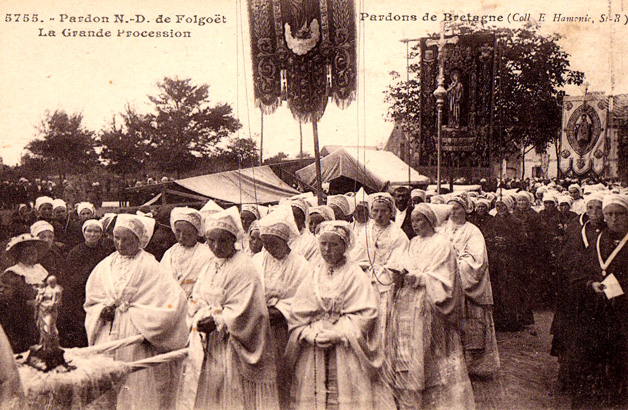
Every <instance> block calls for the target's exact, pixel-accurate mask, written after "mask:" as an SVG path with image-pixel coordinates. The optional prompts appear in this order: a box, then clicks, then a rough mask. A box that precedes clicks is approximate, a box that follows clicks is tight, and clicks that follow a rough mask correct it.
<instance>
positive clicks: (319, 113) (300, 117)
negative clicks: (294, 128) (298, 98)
mask: <svg viewBox="0 0 628 410" xmlns="http://www.w3.org/2000/svg"><path fill="white" fill-rule="evenodd" d="M326 107H327V104H324V105H323V106H322V107H320V108H319V109H317V110H315V111H312V112H307V113H302V112H298V111H296V110H295V109H294V107H293V105H292V104H290V101H289V100H288V108H289V109H290V112H291V113H292V117H293V118H294V119H295V120H297V121H299V122H300V123H301V124H307V123H308V122H314V121H318V120H320V119H321V118H323V114H325V108H326Z"/></svg>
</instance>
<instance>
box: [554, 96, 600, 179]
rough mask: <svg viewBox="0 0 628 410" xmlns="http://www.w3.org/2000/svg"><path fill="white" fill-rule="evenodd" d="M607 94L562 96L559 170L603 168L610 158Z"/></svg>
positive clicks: (582, 171)
mask: <svg viewBox="0 0 628 410" xmlns="http://www.w3.org/2000/svg"><path fill="white" fill-rule="evenodd" d="M608 108H609V107H608V98H607V97H605V96H601V95H596V94H594V95H588V96H587V98H586V99H585V97H584V96H566V97H565V98H564V100H563V130H562V136H561V139H562V140H561V152H560V155H561V157H562V158H561V160H560V170H561V171H562V172H563V173H564V174H575V175H578V176H581V175H585V174H588V173H590V172H591V171H593V172H594V173H595V174H596V175H602V173H603V172H604V169H605V166H606V162H607V158H608V148H607V141H606V139H607V134H606V128H607V124H606V121H607V114H608Z"/></svg>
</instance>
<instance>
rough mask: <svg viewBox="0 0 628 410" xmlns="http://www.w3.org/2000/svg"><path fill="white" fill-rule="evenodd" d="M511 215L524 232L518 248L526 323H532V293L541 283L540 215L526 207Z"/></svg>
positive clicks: (533, 301) (534, 299) (541, 235)
mask: <svg viewBox="0 0 628 410" xmlns="http://www.w3.org/2000/svg"><path fill="white" fill-rule="evenodd" d="M512 216H514V217H515V218H517V219H519V220H520V221H521V224H522V226H523V233H524V234H525V240H523V241H522V242H521V245H520V249H521V254H522V258H521V259H520V260H521V264H520V266H521V270H522V273H523V274H524V280H525V283H526V300H525V305H526V316H525V317H526V320H525V321H526V324H529V325H531V324H534V316H533V314H532V307H533V305H534V303H535V301H536V298H535V296H534V295H536V294H537V293H536V292H537V289H536V288H537V287H538V286H540V285H541V283H539V279H538V276H540V273H539V272H541V271H542V270H543V265H542V262H541V259H542V254H543V250H542V247H541V246H539V244H541V243H542V238H543V234H542V232H543V224H542V222H541V216H540V215H539V214H538V213H537V212H536V211H535V210H533V209H531V208H528V209H527V210H525V211H521V210H520V209H519V208H517V209H515V210H514V212H513V214H512Z"/></svg>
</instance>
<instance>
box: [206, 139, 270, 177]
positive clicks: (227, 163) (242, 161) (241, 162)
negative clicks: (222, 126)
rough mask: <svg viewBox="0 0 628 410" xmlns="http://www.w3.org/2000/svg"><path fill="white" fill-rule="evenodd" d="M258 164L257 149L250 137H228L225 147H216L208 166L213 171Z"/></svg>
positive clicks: (255, 143)
mask: <svg viewBox="0 0 628 410" xmlns="http://www.w3.org/2000/svg"><path fill="white" fill-rule="evenodd" d="M258 164H259V149H258V148H257V142H255V140H254V139H252V138H237V137H233V138H230V140H229V143H228V145H227V147H226V148H217V149H216V152H215V153H214V154H213V155H212V156H211V157H210V161H209V163H208V166H206V167H205V168H209V170H211V171H213V172H222V171H231V170H234V169H238V168H250V167H254V166H256V165H258Z"/></svg>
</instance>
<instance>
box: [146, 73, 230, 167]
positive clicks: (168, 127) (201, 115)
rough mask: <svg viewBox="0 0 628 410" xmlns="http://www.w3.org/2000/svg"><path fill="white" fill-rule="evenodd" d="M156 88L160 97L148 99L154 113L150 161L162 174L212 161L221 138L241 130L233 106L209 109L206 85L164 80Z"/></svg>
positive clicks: (149, 125) (149, 119)
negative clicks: (153, 108)
mask: <svg viewBox="0 0 628 410" xmlns="http://www.w3.org/2000/svg"><path fill="white" fill-rule="evenodd" d="M157 87H158V89H159V91H160V93H159V94H158V95H156V96H149V97H148V98H149V100H150V101H151V102H152V103H153V104H154V106H155V113H151V114H149V115H148V116H146V118H145V120H146V125H147V131H148V136H149V138H148V141H149V153H150V156H151V161H152V162H153V163H154V165H155V166H156V168H157V169H159V170H161V171H163V172H177V174H179V173H181V172H185V171H188V170H190V169H192V168H194V167H195V166H196V165H197V163H198V159H199V158H209V157H210V156H211V155H212V154H213V153H214V151H215V145H216V144H217V143H218V142H219V141H220V140H221V139H222V138H224V137H226V136H228V135H229V134H231V133H232V132H235V131H236V130H238V129H239V128H240V127H241V125H240V123H239V121H238V120H237V119H236V118H234V117H233V116H232V109H231V106H229V105H228V104H217V105H215V106H210V101H209V85H207V84H204V85H194V84H192V80H191V79H189V78H187V79H179V78H174V79H173V78H169V77H165V78H164V79H163V81H162V82H160V83H158V84H157Z"/></svg>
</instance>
